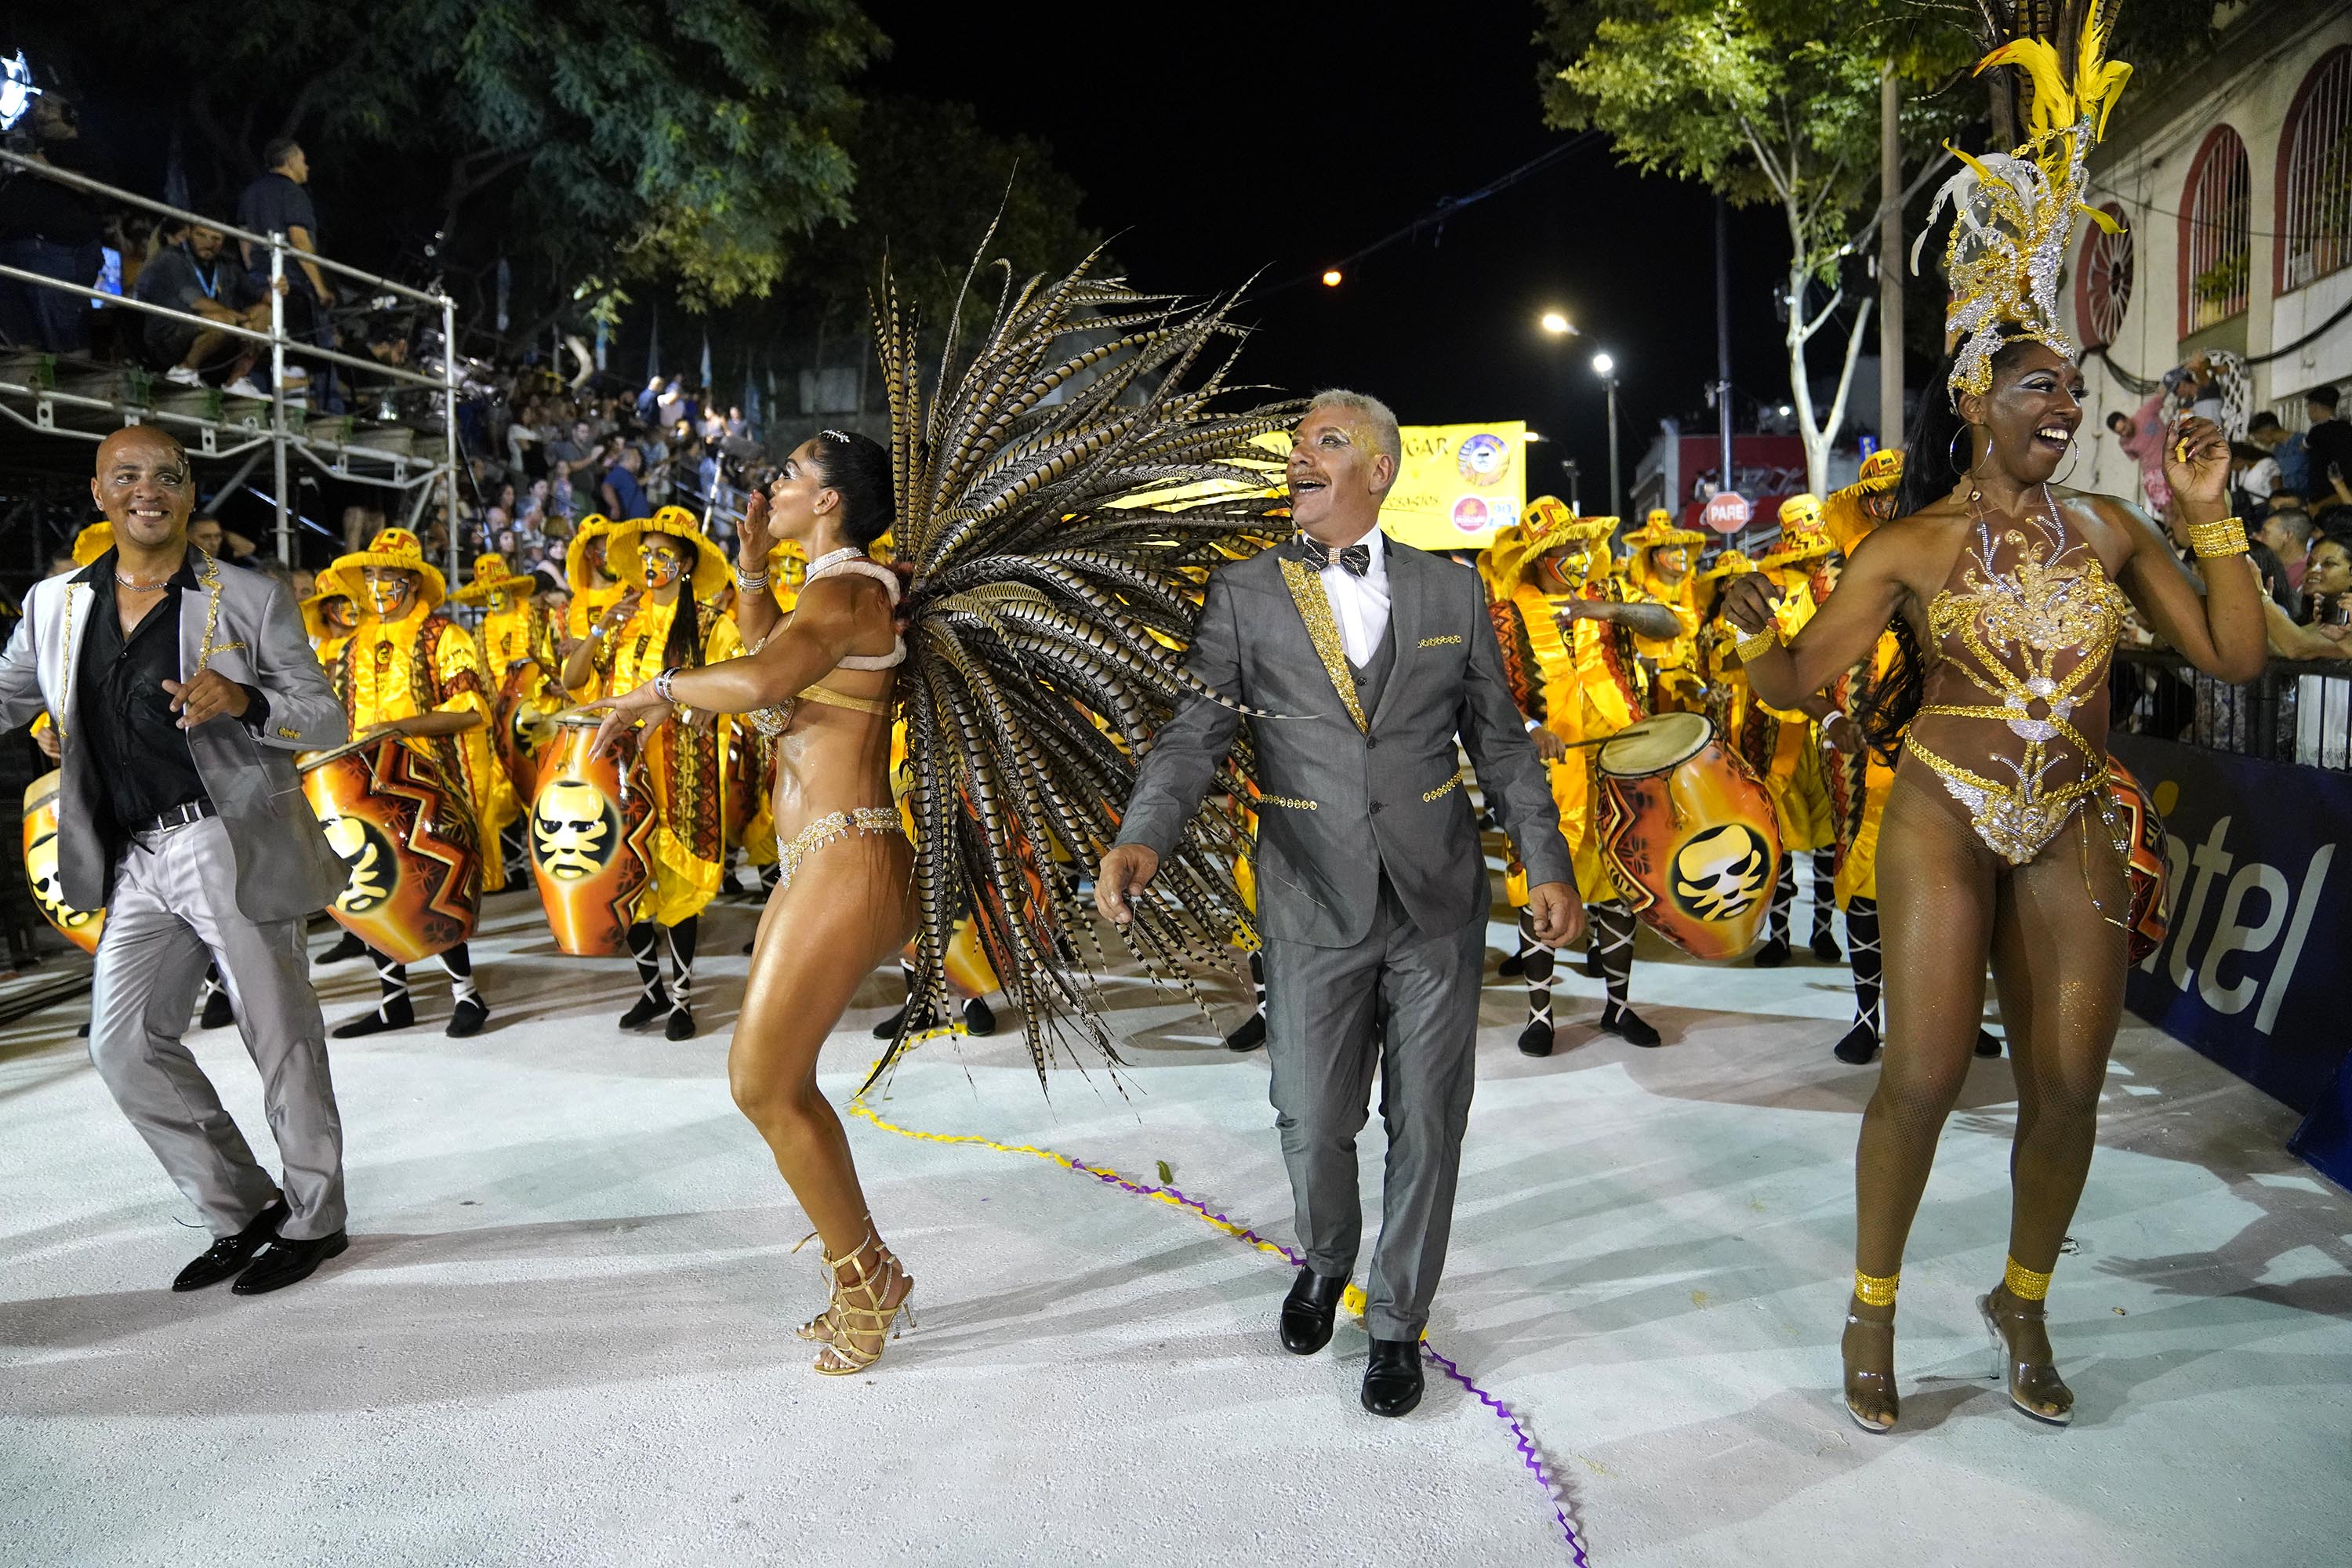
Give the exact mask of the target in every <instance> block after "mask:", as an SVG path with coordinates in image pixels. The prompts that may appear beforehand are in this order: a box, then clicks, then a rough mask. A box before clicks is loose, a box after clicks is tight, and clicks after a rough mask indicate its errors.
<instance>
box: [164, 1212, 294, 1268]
mask: <svg viewBox="0 0 2352 1568" xmlns="http://www.w3.org/2000/svg"><path fill="white" fill-rule="evenodd" d="M289 1212H290V1211H289V1210H288V1208H287V1207H286V1200H285V1199H284V1198H283V1197H278V1198H273V1199H271V1200H270V1204H269V1206H268V1208H265V1209H263V1210H262V1211H261V1212H260V1213H259V1214H257V1215H254V1216H253V1223H252V1224H250V1225H248V1226H246V1227H245V1228H244V1229H243V1230H240V1231H238V1232H237V1233H236V1235H235V1236H224V1237H221V1238H220V1239H219V1240H218V1241H215V1242H214V1243H213V1244H212V1245H211V1246H210V1247H206V1248H205V1250H204V1254H203V1256H202V1257H199V1258H196V1259H195V1260H194V1262H192V1263H190V1264H189V1265H188V1266H187V1267H186V1268H183V1269H181V1270H180V1273H179V1277H178V1278H177V1279H173V1281H172V1289H174V1290H201V1289H204V1288H205V1286H207V1285H217V1284H219V1283H220V1282H221V1281H222V1280H224V1279H227V1278H228V1277H229V1276H230V1275H232V1274H234V1273H236V1271H237V1270H238V1269H240V1268H244V1267H245V1266H246V1265H247V1263H249V1262H251V1261H252V1260H253V1255H254V1254H255V1253H257V1252H258V1251H260V1250H261V1248H262V1246H263V1244H265V1243H267V1242H268V1241H270V1240H272V1239H274V1238H275V1237H277V1235H278V1226H281V1225H283V1224H285V1223H286V1216H287V1215H288V1213H289Z"/></svg>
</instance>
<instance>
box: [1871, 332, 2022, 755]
mask: <svg viewBox="0 0 2352 1568" xmlns="http://www.w3.org/2000/svg"><path fill="white" fill-rule="evenodd" d="M2036 341H2037V340H2035V339H2032V338H2009V339H2007V340H2005V341H2004V342H2002V343H2001V345H2000V348H1998V349H1996V350H1994V351H1993V355H1992V361H1991V363H1992V370H1993V373H1994V374H2000V372H2001V371H2003V370H2005V369H2007V368H2008V367H2009V366H2010V365H2011V364H2013V363H2016V360H2017V358H2018V356H2019V355H2020V354H2021V353H2023V352H2024V351H2025V348H2026V346H2027V345H2028V344H2030V343H2032V342H2036ZM1951 374H1952V361H1951V357H1950V356H1949V355H1947V356H1946V357H1945V360H1944V363H1942V364H1941V365H1939V366H1937V374H1936V378H1935V379H1934V380H1933V381H1931V382H1929V383H1928V384H1927V385H1926V386H1924V387H1922V388H1921V389H1920V392H1919V406H1918V409H1917V410H1916V412H1915V413H1914V414H1913V415H1912V416H1911V428H1910V430H1909V431H1908V432H1907V433H1906V436H1905V438H1904V443H1903V483H1902V485H1901V486H1900V487H1899V488H1898V489H1896V490H1895V517H1896V518H1898V519H1900V518H1906V517H1909V516H1910V515H1911V514H1912V513H1914V512H1919V511H1925V510H1927V508H1929V507H1931V506H1933V505H1935V504H1936V503H1937V501H1939V500H1943V499H1944V498H1945V497H1946V496H1948V495H1949V494H1951V492H1952V485H1953V482H1954V481H1955V480H1957V479H1959V478H1960V477H1961V476H1962V475H1964V474H1965V473H1967V472H1968V469H1969V465H1970V463H1971V462H1973V461H1974V458H1975V447H1973V446H1970V447H1969V450H1968V452H1967V454H1966V455H1965V456H1963V455H1961V451H1960V448H1961V446H1962V439H1961V437H1962V434H1963V432H1965V431H1966V430H1967V429H1968V421H1967V420H1965V419H1963V418H1961V417H1960V413H1959V410H1958V408H1957V407H1955V406H1954V398H1953V395H1952V394H1951V391H1950V387H1951ZM1886 629H1887V630H1888V631H1889V632H1891V633H1893V634H1894V637H1895V658H1894V659H1893V660H1892V662H1890V663H1889V664H1888V665H1887V668H1886V673H1885V675H1883V676H1880V677H1878V678H1877V679H1874V680H1873V681H1871V682H1870V683H1869V684H1868V688H1867V689H1866V690H1864V693H1863V694H1862V695H1861V697H1860V698H1859V699H1858V700H1856V702H1855V708H1856V713H1855V718H1856V721H1858V722H1859V723H1860V725H1861V727H1862V736H1863V739H1864V741H1866V742H1869V745H1870V749H1871V750H1872V751H1873V752H1876V753H1877V755H1878V760H1879V761H1881V762H1883V763H1886V764H1887V765H1888V766H1890V767H1891V766H1893V765H1894V763H1895V757H1896V755H1897V754H1898V753H1899V752H1901V751H1902V749H1903V735H1904V732H1905V731H1907V730H1908V729H1909V728H1910V727H1911V721H1912V720H1913V719H1914V718H1916V717H1917V715H1918V712H1919V704H1920V701H1921V700H1922V694H1923V693H1924V691H1925V690H1926V689H1927V658H1926V657H1925V655H1924V654H1923V652H1922V651H1921V649H1920V647H1919V634H1918V633H1917V632H1916V631H1915V630H1913V629H1912V626H1911V617H1909V616H1906V615H1905V614H1904V613H1903V612H1902V611H1901V610H1900V609H1897V610H1896V611H1895V614H1894V615H1893V616H1890V617H1889V618H1888V620H1887V623H1886Z"/></svg>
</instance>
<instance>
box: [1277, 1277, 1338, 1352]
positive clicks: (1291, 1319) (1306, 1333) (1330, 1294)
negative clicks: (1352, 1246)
mask: <svg viewBox="0 0 2352 1568" xmlns="http://www.w3.org/2000/svg"><path fill="white" fill-rule="evenodd" d="M1347 1293H1348V1277H1347V1276H1346V1275H1344V1274H1340V1275H1328V1274H1318V1273H1316V1272H1315V1270H1313V1269H1312V1268H1302V1269H1300V1270H1299V1271H1298V1278H1297V1279H1293V1280H1292V1281H1291V1282H1290V1294H1289V1295H1287V1296H1285V1297H1284V1298H1283V1299H1282V1348H1283V1349H1284V1350H1286V1351H1288V1352H1290V1353H1291V1354H1292V1355H1313V1354H1314V1353H1315V1352H1317V1351H1319V1350H1321V1349H1322V1348H1323V1347H1324V1346H1325V1345H1328V1344H1329V1343H1330V1342H1331V1319H1332V1316H1333V1314H1335V1313H1336V1312H1338V1311H1339V1298H1340V1297H1342V1296H1344V1295H1346V1294H1347Z"/></svg>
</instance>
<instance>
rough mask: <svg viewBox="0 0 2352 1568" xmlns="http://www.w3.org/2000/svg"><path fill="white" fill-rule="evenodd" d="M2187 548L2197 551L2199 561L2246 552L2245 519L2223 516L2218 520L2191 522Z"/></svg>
mask: <svg viewBox="0 0 2352 1568" xmlns="http://www.w3.org/2000/svg"><path fill="white" fill-rule="evenodd" d="M2189 549H2191V550H2194V551H2195V552H2197V559H2199V560H2200V561H2214V560H2218V559H2220V558H2221V557H2222V556H2225V555H2243V554H2244V553H2245V552H2246V523H2245V520H2244V519H2243V518H2236V517H2225V518H2223V519H2221V521H2218V522H2192V523H2190V524H2189Z"/></svg>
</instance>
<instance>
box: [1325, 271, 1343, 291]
mask: <svg viewBox="0 0 2352 1568" xmlns="http://www.w3.org/2000/svg"><path fill="white" fill-rule="evenodd" d="M1323 287H1325V288H1326V289H1337V288H1338V287H1339V268H1336V267H1333V268H1327V269H1326V270H1325V271H1324V274H1323Z"/></svg>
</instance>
